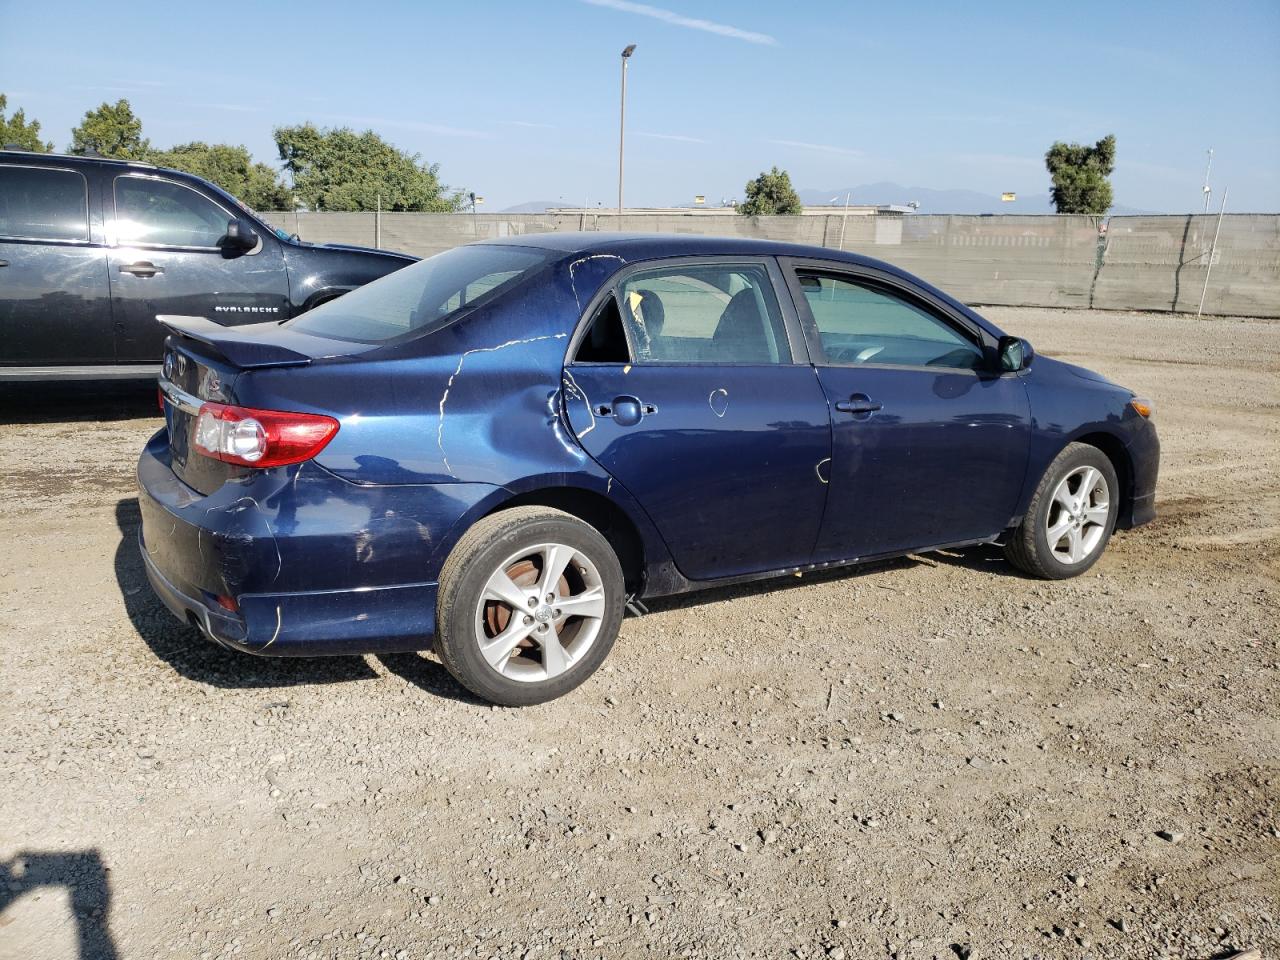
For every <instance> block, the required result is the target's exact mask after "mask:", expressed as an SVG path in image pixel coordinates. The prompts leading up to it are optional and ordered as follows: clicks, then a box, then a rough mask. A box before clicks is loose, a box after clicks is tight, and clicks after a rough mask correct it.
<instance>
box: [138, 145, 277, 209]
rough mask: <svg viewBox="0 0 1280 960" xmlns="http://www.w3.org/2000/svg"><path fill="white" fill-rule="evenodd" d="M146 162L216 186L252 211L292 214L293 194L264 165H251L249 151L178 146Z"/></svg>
mask: <svg viewBox="0 0 1280 960" xmlns="http://www.w3.org/2000/svg"><path fill="white" fill-rule="evenodd" d="M147 160H148V161H149V162H151V163H154V164H156V165H157V166H161V167H172V168H173V169H174V170H185V171H186V172H187V173H194V174H195V175H196V176H198V177H204V178H205V179H206V180H209V181H211V182H212V183H216V184H217V185H218V186H220V187H221V188H222V189H223V190H225V191H227V193H229V194H231V195H232V196H233V197H238V198H239V199H240V200H242V201H243V202H244V203H245V204H247V205H248V206H250V207H252V208H253V209H255V210H292V209H293V207H294V202H293V191H292V190H290V189H289V187H288V185H287V184H285V183H283V182H281V180H280V178H279V176H277V174H276V171H275V170H273V169H272V168H271V167H269V166H267V165H266V164H265V163H254V162H253V157H251V156H250V155H249V150H248V149H247V148H246V147H243V146H232V145H231V144H226V143H215V144H208V143H200V142H196V143H180V144H178V145H177V146H176V147H172V148H171V149H169V150H153V151H152V152H151V153H149V154H148V155H147Z"/></svg>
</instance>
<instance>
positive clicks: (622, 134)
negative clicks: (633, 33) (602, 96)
mask: <svg viewBox="0 0 1280 960" xmlns="http://www.w3.org/2000/svg"><path fill="white" fill-rule="evenodd" d="M635 52H636V45H635V44H634V43H630V44H627V46H626V48H625V49H624V50H623V51H622V107H621V109H620V110H619V111H618V216H619V217H621V216H622V172H623V157H624V152H625V148H626V138H627V61H628V60H630V59H631V55H632V54H633V53H635Z"/></svg>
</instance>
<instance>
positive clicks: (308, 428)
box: [192, 403, 338, 467]
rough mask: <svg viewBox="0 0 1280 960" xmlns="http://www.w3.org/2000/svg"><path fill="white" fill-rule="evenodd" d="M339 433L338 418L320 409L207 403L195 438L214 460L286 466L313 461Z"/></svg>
mask: <svg viewBox="0 0 1280 960" xmlns="http://www.w3.org/2000/svg"><path fill="white" fill-rule="evenodd" d="M337 432H338V421H337V420H335V419H333V417H325V416H321V415H320V414H316V413H287V412H285V411H283V410H255V409H253V408H252V407H233V406H230V405H228V404H225V403H205V404H203V405H202V406H201V407H200V413H199V415H198V416H197V417H196V428H195V436H194V438H193V441H192V442H193V443H194V444H195V447H196V449H197V450H199V451H200V452H201V453H203V454H204V455H205V456H208V457H213V458H214V459H216V460H225V461H226V462H227V463H238V464H240V465H241V466H245V467H282V466H284V465H286V464H289V463H301V462H302V461H304V460H310V459H311V458H312V457H314V456H315V455H316V454H318V453H319V452H320V451H321V450H323V449H324V447H325V444H327V443H328V442H329V441H330V440H332V439H333V435H334V434H335V433H337Z"/></svg>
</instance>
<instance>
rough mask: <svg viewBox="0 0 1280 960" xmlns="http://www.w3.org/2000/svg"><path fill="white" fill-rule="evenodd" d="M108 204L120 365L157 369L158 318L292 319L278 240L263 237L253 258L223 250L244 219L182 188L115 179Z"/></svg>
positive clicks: (156, 180) (127, 176) (125, 176)
mask: <svg viewBox="0 0 1280 960" xmlns="http://www.w3.org/2000/svg"><path fill="white" fill-rule="evenodd" d="M108 189H109V194H108V196H107V198H106V199H105V202H106V204H107V206H108V209H109V210H111V211H113V212H114V225H113V230H112V233H111V235H112V238H113V244H112V247H111V250H110V255H109V258H108V259H109V268H110V269H109V272H110V277H111V296H112V306H113V309H114V311H115V318H116V323H117V326H118V329H119V334H118V339H117V342H116V354H117V356H118V357H119V358H120V360H121V362H148V361H150V362H156V363H158V362H159V361H160V355H161V353H162V350H163V345H164V337H165V331H164V329H163V328H162V327H161V326H160V324H159V323H158V322H157V321H156V315H157V314H181V315H188V316H199V317H208V318H209V319H211V320H217V321H218V322H219V323H225V324H240V323H259V322H261V321H263V320H283V319H285V318H286V317H287V316H288V313H287V312H286V303H287V300H288V289H289V282H288V276H287V274H286V272H285V264H284V257H283V255H282V253H281V250H280V244H279V243H278V242H277V241H276V239H275V237H273V236H271V235H270V234H268V233H266V232H265V231H261V236H260V238H259V243H258V246H257V247H256V248H255V249H254V250H251V251H250V252H248V253H239V252H238V251H234V250H232V249H224V247H223V242H224V238H225V236H226V233H227V223H228V222H229V221H230V220H232V219H233V218H236V217H238V216H240V214H238V213H236V212H235V211H233V210H229V209H227V208H226V207H224V206H223V205H222V204H220V203H218V202H216V201H215V200H214V199H212V198H211V197H209V196H206V195H205V194H204V193H202V192H200V191H198V190H196V189H195V188H194V187H191V186H189V185H187V184H184V183H181V182H179V181H177V180H171V179H168V178H166V177H164V176H161V175H155V174H145V173H138V172H131V173H122V174H119V175H117V176H116V177H115V178H114V179H113V181H112V182H111V184H110V186H109V188H108Z"/></svg>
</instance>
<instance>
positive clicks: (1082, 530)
mask: <svg viewBox="0 0 1280 960" xmlns="http://www.w3.org/2000/svg"><path fill="white" fill-rule="evenodd" d="M1110 516H1111V491H1110V489H1109V488H1108V486H1107V480H1106V478H1105V477H1104V476H1103V475H1102V472H1101V471H1100V470H1098V469H1096V468H1095V467H1090V466H1084V467H1077V468H1076V469H1075V470H1072V471H1071V472H1070V473H1068V474H1067V475H1066V476H1065V477H1063V478H1062V480H1061V481H1060V482H1059V483H1058V485H1057V487H1055V488H1054V491H1053V500H1052V501H1051V502H1050V505H1049V512H1048V515H1047V516H1046V517H1045V534H1046V537H1047V539H1048V543H1049V550H1050V551H1051V552H1052V554H1053V556H1054V558H1055V559H1056V560H1057V561H1058V562H1059V563H1064V564H1076V563H1081V562H1083V561H1084V560H1087V559H1088V558H1089V557H1090V556H1092V555H1093V553H1094V551H1096V550H1097V549H1098V547H1099V545H1100V544H1101V543H1102V542H1103V541H1104V540H1105V539H1106V533H1107V521H1108V520H1109V519H1110Z"/></svg>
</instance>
